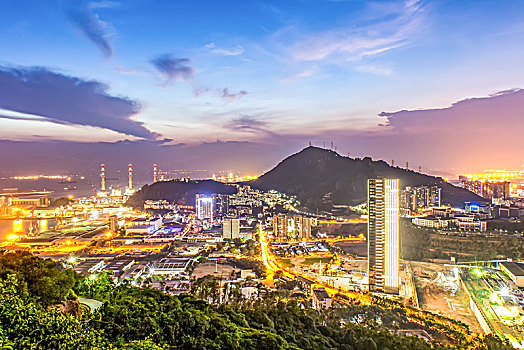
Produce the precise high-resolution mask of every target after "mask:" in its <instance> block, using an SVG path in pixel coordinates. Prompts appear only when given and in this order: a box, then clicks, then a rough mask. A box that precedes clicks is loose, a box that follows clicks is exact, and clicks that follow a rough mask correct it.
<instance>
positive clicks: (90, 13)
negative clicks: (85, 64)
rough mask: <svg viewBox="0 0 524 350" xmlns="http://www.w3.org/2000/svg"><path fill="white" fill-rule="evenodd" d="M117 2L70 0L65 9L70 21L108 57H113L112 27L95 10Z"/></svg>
mask: <svg viewBox="0 0 524 350" xmlns="http://www.w3.org/2000/svg"><path fill="white" fill-rule="evenodd" d="M115 4H116V3H115V2H112V1H102V2H91V3H85V2H83V1H69V2H68V4H67V7H66V10H65V11H66V15H67V18H68V19H69V21H70V22H71V23H72V24H73V25H74V26H75V27H76V28H77V29H79V30H80V32H81V33H82V34H83V35H84V36H85V37H86V38H88V39H89V40H90V41H91V42H93V43H94V44H95V45H96V46H97V47H98V48H99V49H100V51H101V52H102V55H103V56H104V57H105V58H106V59H110V58H112V57H113V47H112V46H111V44H110V43H109V37H110V36H111V34H112V29H111V27H110V25H109V24H108V23H107V22H105V21H103V20H101V19H100V17H99V16H98V15H97V14H96V13H95V12H94V10H95V9H98V8H105V7H110V6H114V5H115Z"/></svg>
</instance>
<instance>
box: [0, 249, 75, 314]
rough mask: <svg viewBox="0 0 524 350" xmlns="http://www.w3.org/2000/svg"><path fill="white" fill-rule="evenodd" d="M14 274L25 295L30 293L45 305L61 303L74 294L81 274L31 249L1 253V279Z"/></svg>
mask: <svg viewBox="0 0 524 350" xmlns="http://www.w3.org/2000/svg"><path fill="white" fill-rule="evenodd" d="M10 274H14V275H16V277H17V280H18V283H17V286H18V288H19V289H20V290H19V292H20V293H21V295H27V296H29V297H31V298H32V299H33V301H36V302H39V303H41V304H42V305H43V306H49V305H53V304H60V303H61V302H62V301H63V300H64V299H65V298H66V297H68V296H69V295H71V294H72V288H73V286H74V285H75V283H76V281H77V279H78V275H77V274H76V273H75V272H74V271H73V270H70V269H68V270H63V269H60V268H59V266H58V265H57V263H56V262H54V261H52V260H44V259H40V258H38V257H36V256H34V255H32V254H31V253H29V252H15V253H3V254H0V278H6V277H7V275H10Z"/></svg>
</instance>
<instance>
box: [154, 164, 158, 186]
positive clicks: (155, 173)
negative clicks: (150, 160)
mask: <svg viewBox="0 0 524 350" xmlns="http://www.w3.org/2000/svg"><path fill="white" fill-rule="evenodd" d="M156 175H157V172H156V164H153V183H155V182H156Z"/></svg>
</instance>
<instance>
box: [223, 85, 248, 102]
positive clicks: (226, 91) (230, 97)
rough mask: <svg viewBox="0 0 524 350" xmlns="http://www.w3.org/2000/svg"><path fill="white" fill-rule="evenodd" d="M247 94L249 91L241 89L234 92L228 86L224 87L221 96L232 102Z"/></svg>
mask: <svg viewBox="0 0 524 350" xmlns="http://www.w3.org/2000/svg"><path fill="white" fill-rule="evenodd" d="M246 95H247V91H244V90H241V91H239V92H236V93H232V92H230V91H229V89H228V88H224V89H222V95H221V97H222V98H224V99H226V100H227V101H228V102H232V101H235V100H238V99H239V98H241V97H243V96H246Z"/></svg>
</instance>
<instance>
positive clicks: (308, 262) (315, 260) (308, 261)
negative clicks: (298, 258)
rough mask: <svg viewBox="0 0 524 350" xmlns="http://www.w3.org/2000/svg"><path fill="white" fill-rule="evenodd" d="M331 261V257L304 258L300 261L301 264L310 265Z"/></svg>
mask: <svg viewBox="0 0 524 350" xmlns="http://www.w3.org/2000/svg"><path fill="white" fill-rule="evenodd" d="M330 261H331V258H306V261H304V262H303V263H301V265H304V266H311V265H314V264H318V263H322V265H325V264H327V263H329V262H330Z"/></svg>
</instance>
